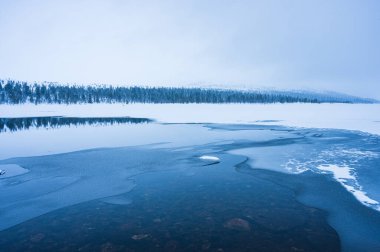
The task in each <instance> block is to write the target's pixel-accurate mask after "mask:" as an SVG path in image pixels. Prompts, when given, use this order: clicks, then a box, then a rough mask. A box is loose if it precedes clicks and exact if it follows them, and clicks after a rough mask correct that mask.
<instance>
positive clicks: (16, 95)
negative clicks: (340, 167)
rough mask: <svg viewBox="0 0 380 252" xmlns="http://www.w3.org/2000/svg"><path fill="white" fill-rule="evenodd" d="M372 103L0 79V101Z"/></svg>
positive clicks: (307, 95)
mask: <svg viewBox="0 0 380 252" xmlns="http://www.w3.org/2000/svg"><path fill="white" fill-rule="evenodd" d="M296 102H304V103H321V102H332V103H372V102H373V100H370V99H363V98H358V97H351V96H331V95H323V94H320V93H310V92H299V91H297V92H285V91H272V92H268V91H267V92H260V91H242V90H222V89H205V88H185V87H137V86H135V87H114V86H105V85H104V86H77V85H61V84H53V83H33V84H30V83H27V82H20V81H14V80H0V104H21V103H34V104H40V103H58V104H76V103H296Z"/></svg>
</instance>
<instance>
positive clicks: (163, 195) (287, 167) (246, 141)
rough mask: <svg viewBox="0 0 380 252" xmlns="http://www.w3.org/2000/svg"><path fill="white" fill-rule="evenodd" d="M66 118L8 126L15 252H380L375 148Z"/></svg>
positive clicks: (292, 136) (264, 121) (341, 138)
mask: <svg viewBox="0 0 380 252" xmlns="http://www.w3.org/2000/svg"><path fill="white" fill-rule="evenodd" d="M62 115H63V114H58V113H57V112H54V113H53V114H52V113H50V112H49V113H46V112H45V113H44V114H38V116H39V117H30V116H28V117H25V116H23V115H21V114H19V115H18V116H17V117H16V116H15V117H11V116H4V117H3V118H2V119H1V120H2V121H1V122H2V125H0V126H1V127H0V128H1V129H0V143H1V144H0V170H4V171H5V174H4V175H0V188H1V192H2V197H0V203H1V204H0V220H1V222H0V230H1V235H0V247H1V248H2V249H5V250H6V251H25V250H31V251H41V250H57V249H62V248H65V249H66V250H78V249H80V250H84V251H94V250H102V249H103V250H106V251H107V249H108V250H112V249H114V250H116V251H118V250H120V251H125V250H128V249H129V250H131V251H132V250H135V251H194V250H209V251H233V250H234V251H252V250H258V251H297V250H299V251H302V250H303V251H340V250H343V251H376V250H378V249H380V237H379V236H378V234H379V233H380V203H379V202H380V186H379V184H378V181H379V179H380V169H379V168H380V137H379V136H378V135H375V134H370V133H364V132H361V131H349V130H342V129H325V127H321V128H319V129H317V128H306V127H304V128H299V127H298V128H294V127H290V126H278V125H276V124H284V123H281V120H279V119H281V118H272V120H271V119H270V118H257V120H256V122H255V123H250V124H247V123H246V122H243V123H240V124H239V123H236V122H234V123H226V122H225V123H221V122H218V123H205V122H203V123H202V122H199V121H197V122H198V123H196V124H194V123H166V122H165V121H164V120H160V119H158V118H154V117H153V118H150V117H144V115H141V116H140V115H139V116H136V117H126V116H131V115H130V114H128V115H123V117H120V116H118V117H115V116H114V117H110V116H108V117H104V116H102V115H96V116H95V115H92V116H83V115H82V116H78V115H77V116H75V115H65V117H57V116H62ZM41 116H44V117H43V118H42V117H41ZM68 116H69V117H68ZM151 119H152V120H151ZM367 119H368V118H367ZM168 121H169V120H168ZM260 121H261V122H260ZM368 121H371V122H372V123H374V124H375V123H376V120H375V119H373V120H372V119H371V120H369V119H368ZM169 122H173V121H169ZM268 124H269V125H268ZM285 124H286V123H285ZM371 125H372V124H371ZM301 126H302V125H301ZM353 127H354V126H353ZM326 128H328V127H326ZM347 220H350V221H349V222H348V221H347ZM16 241H17V242H16ZM237 241H238V242H237Z"/></svg>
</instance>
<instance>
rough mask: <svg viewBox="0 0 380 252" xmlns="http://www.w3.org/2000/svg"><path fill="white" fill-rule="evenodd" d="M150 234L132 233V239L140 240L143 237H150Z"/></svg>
mask: <svg viewBox="0 0 380 252" xmlns="http://www.w3.org/2000/svg"><path fill="white" fill-rule="evenodd" d="M148 237H149V235H148V234H137V235H132V237H131V238H132V239H133V240H135V241H138V240H142V239H145V238H148Z"/></svg>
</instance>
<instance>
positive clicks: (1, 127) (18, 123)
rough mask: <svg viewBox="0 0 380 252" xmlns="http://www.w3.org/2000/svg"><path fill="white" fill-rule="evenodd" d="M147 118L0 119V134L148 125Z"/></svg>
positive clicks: (57, 117)
mask: <svg viewBox="0 0 380 252" xmlns="http://www.w3.org/2000/svg"><path fill="white" fill-rule="evenodd" d="M150 122H152V120H151V119H148V118H132V117H89V118H79V117H63V116H43V117H22V118H0V133H1V132H6V131H19V130H27V129H29V128H59V127H61V126H77V125H114V124H130V123H132V124H137V123H150Z"/></svg>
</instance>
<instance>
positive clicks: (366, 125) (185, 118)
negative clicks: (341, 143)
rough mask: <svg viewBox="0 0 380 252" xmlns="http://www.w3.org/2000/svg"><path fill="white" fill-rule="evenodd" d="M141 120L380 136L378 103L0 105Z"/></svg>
mask: <svg viewBox="0 0 380 252" xmlns="http://www.w3.org/2000/svg"><path fill="white" fill-rule="evenodd" d="M57 115H58V116H73V117H120V116H130V117H140V118H141V117H142V118H151V119H155V120H157V121H159V122H164V123H235V124H236V123H250V124H255V123H258V124H267V125H274V124H281V125H284V126H296V127H309V128H336V129H347V130H359V131H363V132H369V133H373V134H379V135H380V104H300V103H296V104H77V105H59V104H51V105H50V104H40V105H33V104H22V105H0V117H31V116H57Z"/></svg>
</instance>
